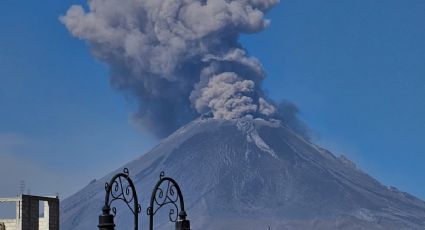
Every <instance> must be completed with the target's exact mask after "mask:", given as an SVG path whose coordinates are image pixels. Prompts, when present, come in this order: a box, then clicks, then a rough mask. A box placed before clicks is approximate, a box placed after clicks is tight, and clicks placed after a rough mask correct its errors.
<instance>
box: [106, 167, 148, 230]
mask: <svg viewBox="0 0 425 230" xmlns="http://www.w3.org/2000/svg"><path fill="white" fill-rule="evenodd" d="M105 191H106V196H105V204H104V206H103V208H102V211H103V215H102V216H100V217H99V229H114V227H115V224H114V221H113V219H114V217H115V215H116V214H117V209H116V207H113V206H112V203H114V202H115V201H117V200H121V201H123V202H124V203H125V204H126V205H127V207H128V208H129V209H130V210H131V212H132V213H133V215H134V230H137V229H138V228H139V213H140V212H141V206H140V204H139V201H138V198H137V193H136V188H135V186H134V183H133V181H132V180H131V178H130V176H129V171H128V169H127V168H125V169H124V170H123V172H122V173H118V174H116V175H115V176H114V177H113V178H112V179H111V181H110V182H109V183H106V184H105ZM111 207H112V209H111ZM111 210H112V213H113V215H111V214H110V211H111Z"/></svg>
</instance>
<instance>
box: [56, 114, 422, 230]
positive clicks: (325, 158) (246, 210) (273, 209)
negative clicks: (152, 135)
mask: <svg viewBox="0 0 425 230" xmlns="http://www.w3.org/2000/svg"><path fill="white" fill-rule="evenodd" d="M123 167H127V168H129V170H130V176H131V177H132V178H133V180H134V181H135V183H136V188H137V191H138V195H139V200H140V201H141V202H140V203H141V205H142V213H141V215H140V221H141V224H140V226H141V227H139V228H140V229H146V227H147V216H146V214H145V213H146V212H145V210H146V208H147V202H148V200H149V199H150V194H151V192H152V188H153V186H154V185H155V183H156V182H157V180H158V176H159V174H160V172H161V171H165V173H166V175H167V176H170V177H173V178H175V179H176V180H177V182H178V183H179V184H180V187H181V189H182V191H183V195H184V198H185V203H186V209H187V212H188V218H189V219H190V221H191V224H192V229H194V230H196V229H202V230H213V229H214V230H229V229H233V230H251V229H252V230H261V229H268V226H270V228H271V229H274V230H276V229H277V230H281V229H294V230H295V229H310V230H330V229H345V230H354V229H365V230H366V229H367V230H372V229H385V230H402V229H406V230H407V229H409V230H413V229H424V228H425V202H423V201H421V200H419V199H417V198H415V197H413V196H411V195H409V194H407V193H404V192H400V191H398V190H397V189H395V188H391V187H386V186H384V185H382V184H380V183H379V182H378V181H376V180H375V179H373V178H372V177H370V176H369V175H367V174H365V173H364V172H362V171H361V170H360V169H358V168H356V166H355V164H354V163H352V162H351V161H349V160H348V159H346V158H345V157H336V156H334V155H333V154H332V153H330V152H329V151H327V150H325V149H323V148H320V147H318V146H316V145H314V144H312V143H310V142H308V141H306V140H305V139H303V138H302V137H301V136H299V135H297V134H296V133H294V132H293V131H292V130H291V129H290V128H288V127H287V126H285V125H283V124H282V123H281V122H278V121H264V120H261V119H257V120H252V119H238V120H220V119H197V120H195V121H193V122H191V123H189V124H188V125H186V126H184V127H182V128H180V129H179V130H177V131H176V132H175V133H173V134H172V135H170V136H169V137H168V138H166V139H164V140H163V141H162V142H161V143H160V144H159V145H158V146H157V147H155V148H154V149H153V150H152V151H150V152H149V153H147V154H145V155H143V156H141V157H140V158H138V159H136V160H134V161H132V162H130V163H128V164H127V165H125V166H123ZM121 169H122V168H121ZM121 169H120V170H117V171H114V172H112V173H111V174H109V175H107V176H105V177H104V178H102V179H100V180H98V181H95V182H92V183H91V184H89V185H88V186H87V187H85V188H84V189H82V190H81V191H79V192H77V193H76V194H75V195H73V196H71V197H70V198H68V199H66V200H64V202H63V203H62V207H61V210H62V213H61V221H62V222H61V228H62V229H64V230H71V229H78V230H89V229H90V230H92V229H95V228H96V226H97V224H98V223H97V221H98V216H99V215H100V214H101V207H102V205H103V201H104V200H103V199H104V195H105V191H104V184H105V182H107V181H109V179H110V178H111V177H112V175H113V174H115V173H117V172H119V171H121ZM163 212H164V213H166V214H168V210H167V209H164V210H163ZM131 218H132V215H130V214H129V213H128V212H127V211H126V210H125V208H120V209H118V214H117V216H116V224H117V229H130V228H131V226H132V225H131V223H132V219H131ZM166 221H168V219H166V218H157V219H156V223H158V227H157V228H156V229H158V230H165V229H172V228H173V227H171V226H172V225H170V224H169V223H167V222H166Z"/></svg>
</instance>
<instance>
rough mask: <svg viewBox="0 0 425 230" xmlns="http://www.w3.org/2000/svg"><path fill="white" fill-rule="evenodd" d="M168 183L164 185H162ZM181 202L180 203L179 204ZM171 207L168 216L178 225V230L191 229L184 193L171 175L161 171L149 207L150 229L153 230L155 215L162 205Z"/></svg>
mask: <svg viewBox="0 0 425 230" xmlns="http://www.w3.org/2000/svg"><path fill="white" fill-rule="evenodd" d="M164 184H165V185H166V186H165V187H162V185H164ZM178 204H179V205H178ZM166 206H167V207H169V212H168V217H169V219H170V221H171V222H174V223H175V225H176V230H190V221H189V220H186V217H187V214H186V211H185V209H184V200H183V194H182V192H181V189H180V186H179V185H178V184H177V182H176V181H175V180H174V179H173V178H170V177H165V173H164V172H161V174H160V176H159V181H158V182H157V183H156V185H155V187H154V189H153V191H152V196H151V200H150V205H149V207H148V209H147V214H148V216H149V230H153V225H154V216H155V214H156V213H157V212H158V210H159V209H161V208H162V207H166Z"/></svg>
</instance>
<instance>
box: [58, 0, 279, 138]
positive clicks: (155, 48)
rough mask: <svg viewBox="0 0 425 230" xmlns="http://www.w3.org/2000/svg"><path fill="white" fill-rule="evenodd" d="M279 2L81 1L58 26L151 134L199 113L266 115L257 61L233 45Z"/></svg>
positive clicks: (271, 110) (269, 111)
mask: <svg viewBox="0 0 425 230" xmlns="http://www.w3.org/2000/svg"><path fill="white" fill-rule="evenodd" d="M277 1H278V0H88V8H87V9H86V10H85V9H84V8H83V7H82V6H78V5H74V6H71V7H70V9H69V10H68V11H67V13H66V14H65V15H64V16H61V17H60V20H61V22H62V23H63V24H64V25H65V26H66V27H67V28H68V30H69V31H70V32H71V34H72V35H73V36H75V37H77V38H79V39H82V40H84V41H86V42H87V44H88V45H89V46H90V48H91V50H92V53H93V55H94V56H95V57H96V58H97V59H99V60H100V61H102V62H104V63H106V64H108V66H109V67H110V73H111V83H112V85H113V86H114V87H115V88H117V89H119V90H123V91H126V92H129V93H130V94H132V95H134V96H135V97H136V98H137V99H138V103H139V109H138V111H137V112H136V113H135V118H136V119H137V120H138V121H140V122H141V123H142V124H143V125H144V126H145V127H147V128H148V129H150V130H151V131H152V132H153V133H155V134H156V135H157V136H160V137H162V136H164V135H168V134H169V133H171V132H172V131H174V130H175V129H177V128H178V127H180V126H181V125H182V124H184V123H186V122H188V121H190V120H192V119H193V118H194V117H196V116H199V114H210V115H211V116H213V117H214V118H224V119H235V118H239V117H243V116H252V117H262V118H266V117H271V116H275V114H276V113H277V112H276V111H277V109H276V106H274V105H273V103H272V102H271V101H270V100H269V99H267V97H265V95H264V93H263V91H262V89H261V82H262V81H263V79H264V78H265V73H264V71H263V68H262V66H261V64H260V62H259V61H258V60H257V59H255V58H253V57H251V56H249V55H248V54H247V52H246V50H245V49H244V48H243V47H242V46H241V44H240V43H239V36H240V35H241V34H250V33H257V32H260V31H262V30H263V29H265V28H266V27H267V26H268V24H269V22H268V21H267V20H265V19H264V14H265V13H266V12H267V11H268V10H270V9H271V8H272V7H273V6H274V5H275V4H276V3H277Z"/></svg>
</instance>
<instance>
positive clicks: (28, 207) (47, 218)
mask: <svg viewBox="0 0 425 230" xmlns="http://www.w3.org/2000/svg"><path fill="white" fill-rule="evenodd" d="M40 201H41V202H42V203H43V204H44V209H43V215H42V216H40V205H39V204H40ZM5 202H14V203H16V217H15V219H0V230H3V229H2V228H3V226H4V227H5V230H59V198H58V197H41V196H30V195H20V196H17V197H15V198H0V205H1V203H5Z"/></svg>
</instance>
